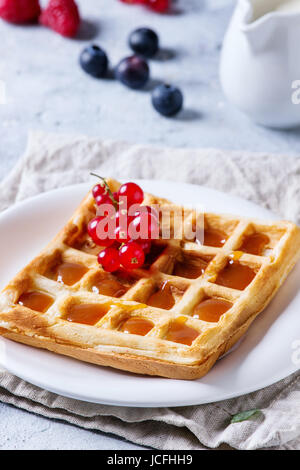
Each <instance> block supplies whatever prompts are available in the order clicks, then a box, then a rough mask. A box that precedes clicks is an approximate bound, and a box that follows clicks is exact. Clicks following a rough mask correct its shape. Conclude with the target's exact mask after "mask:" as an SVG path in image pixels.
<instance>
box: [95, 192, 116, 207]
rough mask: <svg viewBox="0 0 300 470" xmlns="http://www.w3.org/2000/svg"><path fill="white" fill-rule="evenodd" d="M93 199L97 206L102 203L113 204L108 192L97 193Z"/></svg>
mask: <svg viewBox="0 0 300 470" xmlns="http://www.w3.org/2000/svg"><path fill="white" fill-rule="evenodd" d="M95 201H96V204H97V206H101V205H102V204H111V205H113V202H112V200H111V198H110V197H109V195H108V194H99V196H96V197H95Z"/></svg>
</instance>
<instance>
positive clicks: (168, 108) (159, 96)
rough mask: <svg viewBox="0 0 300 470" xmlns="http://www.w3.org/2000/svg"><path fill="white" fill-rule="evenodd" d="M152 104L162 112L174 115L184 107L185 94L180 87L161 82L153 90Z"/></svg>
mask: <svg viewBox="0 0 300 470" xmlns="http://www.w3.org/2000/svg"><path fill="white" fill-rule="evenodd" d="M152 104H153V106H154V108H155V109H156V111H158V112H159V113H160V114H163V115H164V116H174V115H175V114H177V113H178V112H179V111H180V110H181V108H182V105H183V95H182V93H181V91H180V90H179V88H176V87H174V86H172V85H165V84H161V85H158V86H157V87H155V88H154V90H153V92H152Z"/></svg>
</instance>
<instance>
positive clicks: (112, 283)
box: [92, 277, 129, 297]
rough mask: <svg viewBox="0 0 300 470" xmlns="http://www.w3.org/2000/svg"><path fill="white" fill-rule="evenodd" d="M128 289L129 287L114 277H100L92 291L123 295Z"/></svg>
mask: <svg viewBox="0 0 300 470" xmlns="http://www.w3.org/2000/svg"><path fill="white" fill-rule="evenodd" d="M128 289H129V287H126V286H124V285H123V284H121V282H119V281H118V280H117V279H114V278H113V277H111V278H110V277H107V278H102V279H98V280H96V281H95V282H94V283H93V286H92V291H93V292H95V293H96V294H102V295H107V296H109V297H121V296H122V295H124V294H125V293H126V292H127V291H128Z"/></svg>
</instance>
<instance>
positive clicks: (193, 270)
mask: <svg viewBox="0 0 300 470" xmlns="http://www.w3.org/2000/svg"><path fill="white" fill-rule="evenodd" d="M210 261H211V258H199V257H197V258H192V257H186V258H185V259H184V260H183V261H177V262H176V264H175V266H174V271H173V275H174V276H179V277H185V278H187V279H197V278H198V277H200V276H202V274H204V273H205V270H206V268H207V266H208V264H209V262H210Z"/></svg>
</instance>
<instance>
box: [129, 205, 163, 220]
mask: <svg viewBox="0 0 300 470" xmlns="http://www.w3.org/2000/svg"><path fill="white" fill-rule="evenodd" d="M144 212H145V213H146V214H147V213H148V214H152V215H153V217H155V218H156V219H157V220H159V213H158V211H157V210H156V209H154V207H151V206H140V208H139V209H137V210H136V211H135V213H134V214H133V218H135V217H138V216H139V215H141V214H142V213H144Z"/></svg>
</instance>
